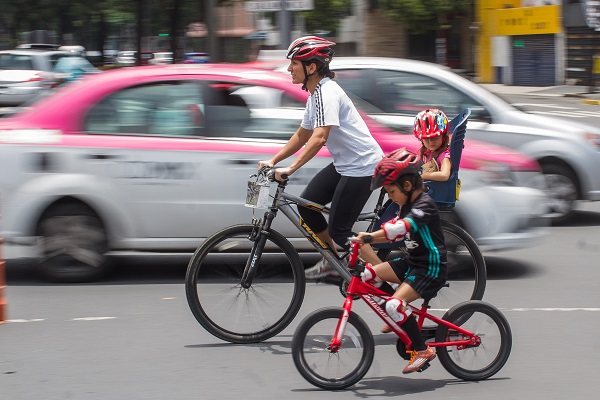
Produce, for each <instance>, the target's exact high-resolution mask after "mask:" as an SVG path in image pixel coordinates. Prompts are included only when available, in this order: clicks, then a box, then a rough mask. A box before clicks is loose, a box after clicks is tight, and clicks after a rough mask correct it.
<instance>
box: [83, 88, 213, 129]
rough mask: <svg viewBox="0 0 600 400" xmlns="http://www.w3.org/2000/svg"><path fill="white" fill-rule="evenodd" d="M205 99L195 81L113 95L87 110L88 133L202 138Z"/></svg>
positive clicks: (134, 89) (126, 90) (120, 92)
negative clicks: (197, 136)
mask: <svg viewBox="0 0 600 400" xmlns="http://www.w3.org/2000/svg"><path fill="white" fill-rule="evenodd" d="M204 112H205V110H204V100H203V95H202V88H201V85H200V84H199V83H197V82H161V83H155V84H151V85H144V86H136V87H131V88H127V89H124V90H121V91H119V92H117V93H114V94H112V95H110V96H108V97H106V98H104V99H103V100H101V101H100V102H99V103H97V104H96V105H95V106H94V107H92V108H91V109H90V111H89V112H88V113H87V114H86V117H85V120H84V131H85V132H87V133H92V134H94V133H101V134H106V133H113V134H125V135H127V134H129V135H151V136H172V135H176V136H190V135H201V134H202V133H203V132H202V131H203V129H204V127H205V123H206V120H205V118H204Z"/></svg>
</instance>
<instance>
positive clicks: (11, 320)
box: [6, 318, 45, 323]
mask: <svg viewBox="0 0 600 400" xmlns="http://www.w3.org/2000/svg"><path fill="white" fill-rule="evenodd" d="M39 321H45V319H44V318H36V319H7V320H6V322H16V323H21V322H39Z"/></svg>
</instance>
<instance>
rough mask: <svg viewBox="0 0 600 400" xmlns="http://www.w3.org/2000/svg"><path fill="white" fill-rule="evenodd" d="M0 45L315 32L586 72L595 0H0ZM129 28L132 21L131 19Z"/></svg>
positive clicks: (469, 65) (233, 56)
mask: <svg viewBox="0 0 600 400" xmlns="http://www.w3.org/2000/svg"><path fill="white" fill-rule="evenodd" d="M0 6H2V9H3V13H2V15H0V48H2V49H7V48H14V47H15V46H16V45H18V44H22V43H26V42H31V41H39V40H40V32H46V34H45V37H44V39H43V40H45V41H49V42H52V43H55V44H80V45H83V46H84V47H85V48H86V49H87V50H88V55H89V56H90V57H92V58H93V61H94V62H95V63H96V64H102V63H110V62H111V59H112V57H114V55H115V54H116V53H117V51H119V50H139V51H140V52H141V53H149V52H160V51H162V52H164V51H172V52H173V54H174V62H178V61H181V60H182V58H183V55H184V54H185V53H188V52H207V53H209V54H210V56H211V59H212V60H213V61H216V62H222V61H228V62H244V61H251V60H253V59H255V58H256V55H257V54H258V51H259V50H262V49H283V48H286V46H287V44H288V43H289V41H290V40H291V39H290V38H294V37H297V36H300V35H304V34H317V35H321V36H325V37H327V38H330V39H332V40H334V41H336V42H337V43H338V46H337V48H336V53H337V54H338V55H364V56H386V57H402V58H413V59H419V60H424V61H430V62H435V63H438V64H443V65H446V66H448V67H450V68H453V69H455V70H458V71H459V72H462V73H463V74H465V75H468V76H470V77H472V78H473V79H474V80H477V81H479V82H482V83H503V84H510V85H532V86H549V85H558V84H564V83H572V84H579V85H590V84H592V83H593V82H594V80H593V78H594V75H593V62H594V57H595V56H596V57H597V56H598V55H599V54H600V22H599V21H600V0H439V1H436V2H423V1H414V0H247V1H246V0H119V1H117V0H99V1H97V2H95V3H94V4H89V3H88V2H86V1H83V0H79V1H77V0H69V1H67V0H37V1H28V2H14V1H12V0H0ZM138 27H139V29H138Z"/></svg>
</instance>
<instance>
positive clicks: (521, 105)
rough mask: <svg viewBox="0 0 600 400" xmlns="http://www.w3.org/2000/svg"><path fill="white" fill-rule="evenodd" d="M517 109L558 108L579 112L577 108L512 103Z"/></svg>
mask: <svg viewBox="0 0 600 400" xmlns="http://www.w3.org/2000/svg"><path fill="white" fill-rule="evenodd" d="M512 105H513V106H515V107H548V108H558V109H563V110H577V109H578V108H577V107H567V106H557V105H555V104H537V103H512Z"/></svg>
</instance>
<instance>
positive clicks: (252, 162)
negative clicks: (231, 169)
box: [229, 159, 258, 165]
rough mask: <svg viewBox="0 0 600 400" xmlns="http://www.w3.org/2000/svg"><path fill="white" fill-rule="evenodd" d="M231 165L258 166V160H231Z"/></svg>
mask: <svg viewBox="0 0 600 400" xmlns="http://www.w3.org/2000/svg"><path fill="white" fill-rule="evenodd" d="M229 163H230V164H235V165H258V161H256V160H239V159H238V160H229Z"/></svg>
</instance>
